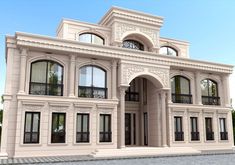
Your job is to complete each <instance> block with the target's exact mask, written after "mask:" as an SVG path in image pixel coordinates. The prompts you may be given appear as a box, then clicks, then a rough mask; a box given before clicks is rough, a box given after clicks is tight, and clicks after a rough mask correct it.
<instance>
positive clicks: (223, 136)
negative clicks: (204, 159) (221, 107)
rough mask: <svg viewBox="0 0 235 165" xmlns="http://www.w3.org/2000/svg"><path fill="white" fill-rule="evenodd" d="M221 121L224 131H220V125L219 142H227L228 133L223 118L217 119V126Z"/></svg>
mask: <svg viewBox="0 0 235 165" xmlns="http://www.w3.org/2000/svg"><path fill="white" fill-rule="evenodd" d="M221 120H223V125H224V128H223V129H224V131H223V132H222V131H221V125H220V126H219V127H220V140H228V132H227V128H226V118H225V117H221V118H219V124H221Z"/></svg>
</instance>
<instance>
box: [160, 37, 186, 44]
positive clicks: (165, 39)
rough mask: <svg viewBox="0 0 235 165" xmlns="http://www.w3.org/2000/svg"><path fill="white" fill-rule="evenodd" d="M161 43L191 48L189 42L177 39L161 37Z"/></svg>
mask: <svg viewBox="0 0 235 165" xmlns="http://www.w3.org/2000/svg"><path fill="white" fill-rule="evenodd" d="M160 41H162V42H170V43H175V44H180V45H187V46H189V42H187V41H182V40H177V39H172V38H165V37H160Z"/></svg>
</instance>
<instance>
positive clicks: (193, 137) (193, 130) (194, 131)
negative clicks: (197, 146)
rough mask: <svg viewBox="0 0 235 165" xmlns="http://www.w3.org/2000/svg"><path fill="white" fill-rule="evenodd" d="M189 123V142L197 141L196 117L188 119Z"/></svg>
mask: <svg viewBox="0 0 235 165" xmlns="http://www.w3.org/2000/svg"><path fill="white" fill-rule="evenodd" d="M190 122H191V140H192V141H196V140H199V132H198V126H197V117H190Z"/></svg>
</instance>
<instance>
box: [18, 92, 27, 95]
mask: <svg viewBox="0 0 235 165" xmlns="http://www.w3.org/2000/svg"><path fill="white" fill-rule="evenodd" d="M17 94H18V95H25V94H26V93H25V91H19V92H18V93H17Z"/></svg>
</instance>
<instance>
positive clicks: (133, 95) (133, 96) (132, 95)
mask: <svg viewBox="0 0 235 165" xmlns="http://www.w3.org/2000/svg"><path fill="white" fill-rule="evenodd" d="M125 100H126V101H136V102H138V101H139V93H138V92H126V95H125Z"/></svg>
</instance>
